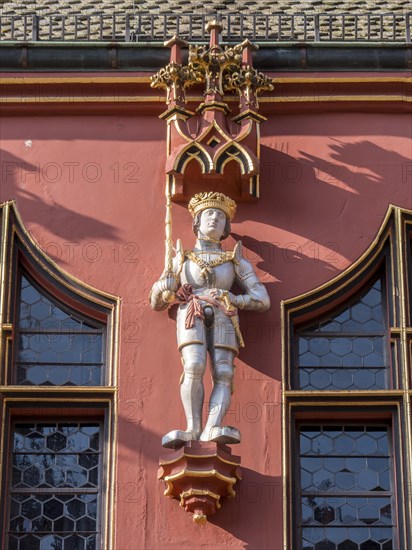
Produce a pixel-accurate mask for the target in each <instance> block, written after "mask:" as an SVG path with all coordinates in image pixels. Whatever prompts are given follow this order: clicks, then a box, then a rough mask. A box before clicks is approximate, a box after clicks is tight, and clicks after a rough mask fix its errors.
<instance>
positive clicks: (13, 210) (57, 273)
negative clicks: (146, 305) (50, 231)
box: [0, 200, 121, 548]
mask: <svg viewBox="0 0 412 550" xmlns="http://www.w3.org/2000/svg"><path fill="white" fill-rule="evenodd" d="M0 223H1V225H0V231H1V232H0V235H1V241H0V407H1V412H0V414H1V417H0V418H1V426H0V482H1V486H0V506H3V507H4V506H5V505H6V501H7V498H8V491H7V485H6V479H7V473H8V460H9V456H8V453H9V450H10V445H9V441H8V440H7V439H6V438H7V437H10V429H11V422H14V421H18V420H19V419H20V418H24V416H19V414H18V411H22V410H23V411H24V409H25V408H26V409H27V407H28V406H29V405H30V406H32V407H33V409H35V408H36V404H37V407H38V404H39V402H40V403H41V406H42V411H43V410H44V409H45V408H47V407H52V406H53V405H54V406H55V408H59V409H62V411H63V412H64V408H65V407H66V409H67V408H70V411H67V413H66V417H67V416H71V417H72V418H73V419H74V418H76V419H77V420H78V421H81V420H82V419H83V415H84V414H85V413H84V411H85V410H86V409H87V408H88V405H90V404H91V406H92V407H94V408H95V409H96V411H97V410H98V409H100V410H101V409H102V407H103V408H104V409H105V413H104V430H103V433H104V441H103V445H104V457H103V467H102V482H101V495H102V516H101V525H100V528H101V542H100V546H101V548H112V547H113V546H114V540H115V522H114V515H115V494H114V493H115V491H114V488H115V486H116V485H115V480H116V454H117V453H116V449H117V424H118V396H117V380H118V374H117V372H118V358H119V319H120V303H121V300H120V298H119V297H117V296H113V295H111V294H109V293H107V292H103V291H100V290H97V289H95V288H93V287H92V286H90V285H88V284H85V283H83V282H81V281H80V280H79V279H77V278H76V277H74V276H72V275H70V274H69V273H68V272H67V271H65V270H64V269H62V268H61V267H60V266H59V265H58V264H57V263H56V262H55V261H54V260H52V259H51V258H50V257H48V255H47V254H45V253H44V252H43V251H42V249H41V246H40V245H39V244H38V243H37V242H36V240H35V239H34V238H33V236H32V235H31V233H30V232H29V231H28V230H27V229H26V227H25V225H24V223H23V221H22V218H21V216H20V214H19V212H18V209H17V206H16V202H15V201H14V200H13V201H7V202H4V203H1V204H0ZM22 269H23V270H24V272H26V273H27V274H28V275H29V276H30V277H31V278H32V279H34V281H35V282H36V283H37V284H38V285H39V286H40V287H41V288H44V290H45V292H46V293H47V294H49V295H51V296H52V297H53V296H55V297H56V299H57V300H58V301H59V302H62V303H63V304H65V303H66V304H67V305H68V306H69V307H70V308H71V309H73V310H74V311H77V312H78V313H79V314H82V313H84V315H87V316H89V317H91V318H94V319H96V321H97V322H99V321H100V322H105V324H106V327H107V329H106V340H107V341H106V350H105V357H106V365H105V368H106V369H107V370H106V373H105V376H104V381H103V384H105V385H101V386H27V385H12V384H8V383H7V376H8V373H9V372H10V369H11V368H12V360H13V347H14V341H15V333H16V329H15V327H14V323H15V321H16V319H17V317H16V315H15V314H16V305H17V300H16V296H17V295H16V289H17V287H18V284H17V281H18V276H20V275H21V272H22ZM96 313H97V314H96ZM38 416H43V415H42V414H39V415H38ZM50 418H52V417H50ZM84 418H85V419H87V415H86V416H84ZM4 509H5V508H4ZM8 519H9V518H8V515H6V518H5V520H4V521H3V522H2V524H0V543H1V541H3V543H4V540H5V537H6V536H7V529H8V523H7V522H8Z"/></svg>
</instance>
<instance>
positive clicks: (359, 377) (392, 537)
mask: <svg viewBox="0 0 412 550" xmlns="http://www.w3.org/2000/svg"><path fill="white" fill-rule="evenodd" d="M411 243H412V212H408V211H404V210H402V209H400V208H396V207H390V209H389V211H388V213H387V215H386V218H385V221H384V223H383V225H382V227H381V229H380V231H379V233H378V235H377V237H376V239H375V241H374V242H373V244H372V245H371V247H370V249H369V250H368V251H367V252H366V253H365V254H364V255H363V256H362V257H361V258H360V259H359V260H358V261H357V262H355V263H354V264H353V265H352V266H351V267H350V268H349V269H347V270H346V271H345V272H343V273H342V274H341V275H339V276H338V277H337V278H336V279H334V280H332V281H331V282H330V283H328V284H326V285H323V286H322V287H320V288H318V289H315V290H314V291H312V292H309V293H307V294H306V295H303V296H300V297H297V298H294V299H291V300H288V301H287V302H285V303H283V318H284V320H285V323H284V332H283V336H284V352H285V354H284V361H283V365H284V369H283V396H284V399H283V434H284V440H283V441H284V446H283V461H284V464H285V468H284V487H285V498H284V503H285V505H284V517H285V547H287V548H294V549H296V550H349V549H350V550H369V549H374V550H375V549H376V550H378V549H379V550H394V549H396V548H412V538H411V536H412V535H411V533H410V529H409V523H410V521H409V518H410V491H409V490H408V489H407V488H408V487H410V486H411V483H412V465H411V461H410V457H411V455H412V429H411V428H412V427H411V418H410V414H409V411H410V406H411V403H412V383H411V363H412V305H411V304H412V298H411V292H412V244H411ZM405 488H406V490H405Z"/></svg>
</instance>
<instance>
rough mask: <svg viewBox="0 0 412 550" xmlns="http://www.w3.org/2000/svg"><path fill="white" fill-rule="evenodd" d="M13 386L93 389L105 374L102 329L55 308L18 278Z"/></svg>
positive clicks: (59, 308)
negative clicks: (17, 315) (18, 301)
mask: <svg viewBox="0 0 412 550" xmlns="http://www.w3.org/2000/svg"><path fill="white" fill-rule="evenodd" d="M18 326H19V330H18V335H17V338H16V351H15V354H16V360H15V372H14V382H15V383H16V384H24V385H36V386H97V385H100V384H101V383H102V375H103V349H104V333H103V328H102V327H99V326H98V325H97V324H93V323H92V322H90V321H87V322H86V321H85V320H84V319H81V318H79V317H78V316H76V315H75V314H74V313H72V312H70V311H69V310H67V311H66V310H65V309H64V308H63V307H62V306H60V305H58V304H56V303H54V302H53V301H52V300H51V299H50V298H49V297H47V296H46V295H45V294H43V293H42V292H41V291H40V290H39V289H38V288H37V287H36V286H35V284H33V283H32V282H31V281H30V280H29V279H28V278H27V277H25V276H22V278H21V294H20V309H19V323H18Z"/></svg>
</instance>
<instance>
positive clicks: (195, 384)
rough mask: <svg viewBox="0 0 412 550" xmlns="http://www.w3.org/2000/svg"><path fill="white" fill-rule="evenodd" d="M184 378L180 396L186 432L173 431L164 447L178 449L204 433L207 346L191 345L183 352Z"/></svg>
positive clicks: (168, 434) (163, 442)
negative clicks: (203, 412)
mask: <svg viewBox="0 0 412 550" xmlns="http://www.w3.org/2000/svg"><path fill="white" fill-rule="evenodd" d="M181 353H182V363H183V376H182V381H181V386H180V396H181V399H182V404H183V408H184V411H185V415H186V422H187V426H186V430H185V431H183V430H172V431H171V432H169V433H167V434H166V435H165V436H164V437H163V439H162V445H163V447H176V446H178V445H183V444H184V443H185V442H187V441H191V440H192V439H199V436H200V434H201V433H202V409H203V400H204V387H203V375H204V373H205V369H206V344H190V345H187V346H184V347H183V348H182V350H181Z"/></svg>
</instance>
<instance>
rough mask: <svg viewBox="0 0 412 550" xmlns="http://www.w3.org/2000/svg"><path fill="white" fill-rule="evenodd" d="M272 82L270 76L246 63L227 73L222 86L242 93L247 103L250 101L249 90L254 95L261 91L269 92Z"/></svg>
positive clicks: (227, 89) (271, 88)
mask: <svg viewBox="0 0 412 550" xmlns="http://www.w3.org/2000/svg"><path fill="white" fill-rule="evenodd" d="M272 82H273V79H272V78H269V77H268V76H266V75H265V74H263V73H261V72H258V71H257V70H256V69H254V68H253V67H250V66H249V65H247V66H246V67H241V68H240V69H239V70H237V71H233V72H231V73H227V74H226V75H225V79H224V82H223V87H224V89H225V91H236V92H238V93H239V94H240V95H241V94H242V93H244V94H245V98H246V103H247V104H248V103H250V94H251V92H254V93H255V94H256V95H258V94H260V93H261V92H271V91H272V90H273V83H272Z"/></svg>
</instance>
